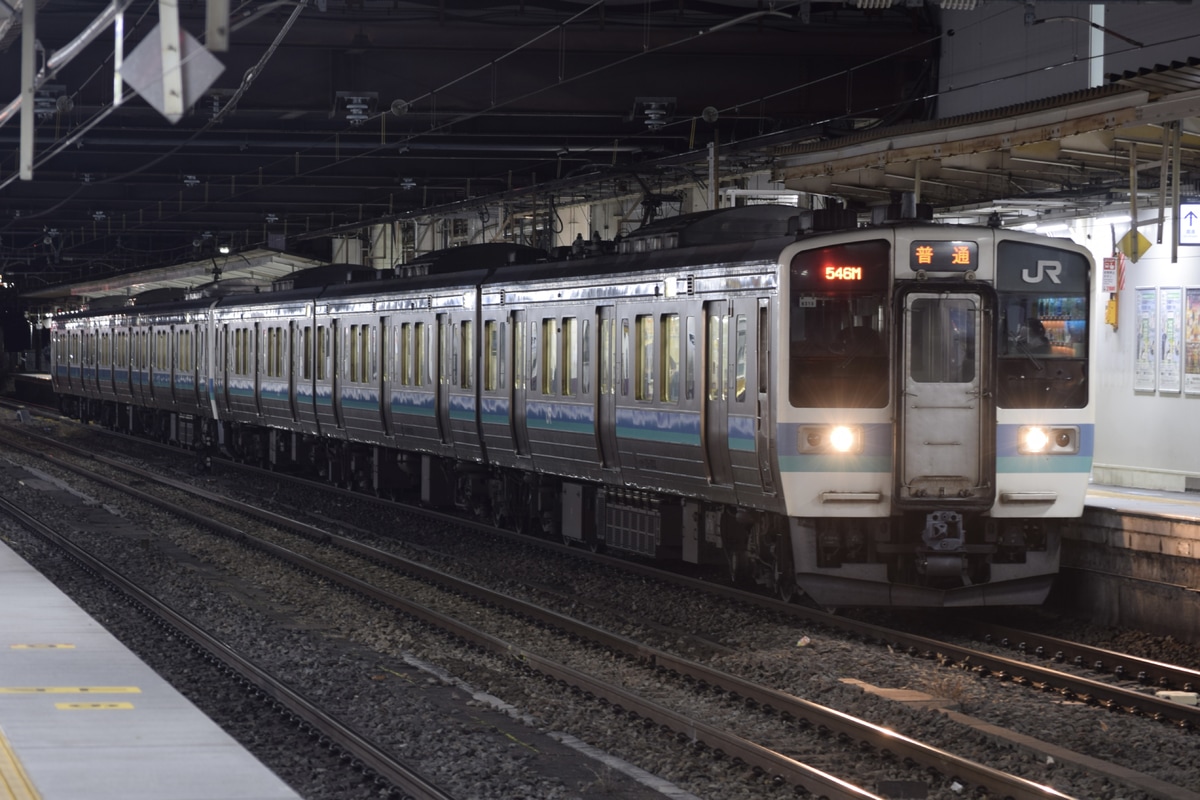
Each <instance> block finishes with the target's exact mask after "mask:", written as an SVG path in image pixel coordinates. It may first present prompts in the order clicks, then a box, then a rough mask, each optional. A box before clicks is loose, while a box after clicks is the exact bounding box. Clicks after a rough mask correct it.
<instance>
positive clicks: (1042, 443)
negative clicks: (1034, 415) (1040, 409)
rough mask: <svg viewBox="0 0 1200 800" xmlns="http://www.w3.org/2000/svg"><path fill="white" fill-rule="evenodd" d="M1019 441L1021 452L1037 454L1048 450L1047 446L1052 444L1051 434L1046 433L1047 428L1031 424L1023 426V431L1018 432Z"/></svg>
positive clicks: (1018, 447) (1018, 446) (1018, 445)
mask: <svg viewBox="0 0 1200 800" xmlns="http://www.w3.org/2000/svg"><path fill="white" fill-rule="evenodd" d="M1017 442H1018V444H1017V449H1018V451H1019V452H1021V453H1024V454H1026V455H1036V454H1037V453H1044V452H1046V447H1047V446H1048V445H1049V444H1050V436H1049V435H1048V434H1047V433H1046V429H1045V428H1039V427H1037V426H1036V425H1029V426H1027V427H1024V428H1021V432H1020V433H1018V434H1017Z"/></svg>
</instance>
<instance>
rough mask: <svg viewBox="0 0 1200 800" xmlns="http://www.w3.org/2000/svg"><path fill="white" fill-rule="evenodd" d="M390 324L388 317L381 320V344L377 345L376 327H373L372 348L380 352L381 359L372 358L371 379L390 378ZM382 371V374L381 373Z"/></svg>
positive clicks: (384, 379)
mask: <svg viewBox="0 0 1200 800" xmlns="http://www.w3.org/2000/svg"><path fill="white" fill-rule="evenodd" d="M388 338H389V337H388V325H387V320H386V319H381V320H379V345H378V347H376V345H375V329H374V328H372V329H371V348H372V350H373V351H374V352H376V353H378V354H379V359H378V360H375V359H374V358H372V359H371V380H375V379H376V378H380V379H381V380H383V381H387V379H388V364H389V362H390V360H391V359H390V355H391V349H390V347H389V345H388ZM379 373H382V374H379Z"/></svg>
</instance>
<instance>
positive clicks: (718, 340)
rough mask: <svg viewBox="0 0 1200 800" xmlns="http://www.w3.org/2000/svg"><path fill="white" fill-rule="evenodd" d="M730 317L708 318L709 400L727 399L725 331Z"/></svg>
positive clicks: (716, 315) (715, 316)
mask: <svg viewBox="0 0 1200 800" xmlns="http://www.w3.org/2000/svg"><path fill="white" fill-rule="evenodd" d="M728 319H729V318H728V317H725V316H722V315H721V314H713V315H712V316H710V317H709V318H708V399H709V400H724V399H725V347H724V343H725V335H724V333H725V330H726V329H727V328H728V325H729V323H728Z"/></svg>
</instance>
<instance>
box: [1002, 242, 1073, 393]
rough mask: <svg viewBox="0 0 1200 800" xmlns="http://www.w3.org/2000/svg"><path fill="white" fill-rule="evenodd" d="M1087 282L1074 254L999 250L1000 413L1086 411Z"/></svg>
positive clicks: (1016, 245) (1009, 245) (1024, 247)
mask: <svg viewBox="0 0 1200 800" xmlns="http://www.w3.org/2000/svg"><path fill="white" fill-rule="evenodd" d="M1088 277H1089V266H1088V264H1087V262H1086V260H1085V259H1084V258H1083V257H1082V256H1079V255H1077V254H1076V253H1073V252H1069V251H1065V250H1060V249H1058V248H1052V247H1046V246H1042V245H1031V244H1025V243H1023V242H1002V243H1001V244H1000V245H999V248H998V259H997V288H998V289H999V290H1000V291H999V298H1000V320H999V327H1000V331H999V334H1000V341H999V359H998V364H997V372H998V375H997V378H998V385H997V393H996V401H997V403H998V405H1000V406H1001V407H1002V408H1082V407H1084V406H1086V405H1087V401H1088V392H1087V375H1088V366H1087V365H1088V361H1087V342H1088Z"/></svg>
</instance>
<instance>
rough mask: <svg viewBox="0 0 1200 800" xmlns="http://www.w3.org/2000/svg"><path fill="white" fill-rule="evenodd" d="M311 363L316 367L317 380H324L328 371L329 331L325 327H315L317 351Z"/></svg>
mask: <svg viewBox="0 0 1200 800" xmlns="http://www.w3.org/2000/svg"><path fill="white" fill-rule="evenodd" d="M315 355H316V358H315V359H313V363H314V364H316V367H317V380H319V381H323V380H326V378H327V375H328V370H329V329H328V327H327V326H325V325H318V326H317V349H316V353H315Z"/></svg>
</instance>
